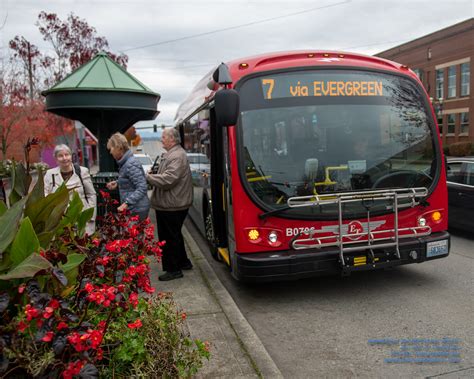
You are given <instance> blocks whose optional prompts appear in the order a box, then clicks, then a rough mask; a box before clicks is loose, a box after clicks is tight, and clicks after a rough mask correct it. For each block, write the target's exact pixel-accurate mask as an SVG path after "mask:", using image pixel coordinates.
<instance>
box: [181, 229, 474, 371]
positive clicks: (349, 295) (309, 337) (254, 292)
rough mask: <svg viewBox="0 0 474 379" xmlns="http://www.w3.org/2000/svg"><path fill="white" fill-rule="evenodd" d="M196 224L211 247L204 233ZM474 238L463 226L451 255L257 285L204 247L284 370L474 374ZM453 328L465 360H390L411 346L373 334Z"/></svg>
mask: <svg viewBox="0 0 474 379" xmlns="http://www.w3.org/2000/svg"><path fill="white" fill-rule="evenodd" d="M187 224H188V227H189V230H190V231H191V233H192V235H193V237H194V238H195V240H196V241H197V243H198V245H199V246H200V247H201V248H202V249H203V250H204V252H205V253H206V252H207V246H206V243H205V241H204V240H203V239H202V237H201V236H200V235H199V234H198V232H197V231H196V229H195V228H194V227H193V225H192V223H191V222H187ZM473 242H474V237H470V236H468V235H465V234H460V233H456V234H454V235H453V238H452V251H451V255H450V256H449V257H448V258H447V259H443V260H438V261H434V262H426V263H423V264H420V265H410V266H405V267H399V268H396V269H392V270H386V271H378V272H370V273H357V274H355V275H352V276H351V277H346V278H341V277H326V278H314V279H307V280H300V281H295V282H280V283H270V284H263V285H258V286H256V285H244V284H241V283H237V282H235V281H234V280H233V279H232V278H231V277H230V275H229V273H228V272H227V269H226V267H225V266H223V265H222V264H220V263H217V262H215V261H213V260H212V258H210V255H209V254H205V255H206V256H207V257H209V259H208V260H209V262H210V263H211V265H212V267H213V268H214V270H215V271H216V273H217V274H218V276H219V278H220V279H221V281H222V282H223V283H224V285H225V287H226V288H227V290H228V291H229V292H230V294H231V296H232V297H233V299H234V300H235V302H236V303H237V305H238V306H239V308H240V309H241V311H242V313H243V314H244V316H245V317H246V318H247V319H248V321H249V322H250V324H251V325H252V327H253V328H254V329H255V331H256V332H257V335H258V336H259V337H260V339H261V340H262V342H263V344H264V345H265V347H266V349H267V350H268V352H269V353H270V355H271V356H272V358H273V359H274V361H275V363H276V364H277V366H278V368H279V369H280V370H281V371H282V373H283V375H284V376H285V377H288V378H308V377H331V378H334V377H354V376H358V377H377V378H378V377H388V378H398V377H405V378H408V377H419V378H423V377H437V378H438V377H439V378H458V377H474V326H473V324H474V323H473V320H474V317H473V315H474V295H473V293H474V260H473V258H474V249H473V248H472V245H473ZM444 337H447V338H451V339H459V342H458V341H450V342H453V344H454V345H456V346H457V347H459V348H460V354H461V361H460V362H459V363H427V362H425V363H387V362H385V359H386V358H390V357H391V356H390V355H391V352H392V351H395V354H403V352H402V351H403V350H402V349H403V348H407V347H406V346H407V345H405V346H403V344H402V345H400V344H396V345H388V344H380V345H370V344H369V343H368V341H369V339H379V340H380V339H388V338H391V339H395V340H399V342H400V340H408V341H405V342H407V343H413V339H421V338H422V339H432V340H434V341H432V342H440V341H439V340H441V339H442V338H444ZM430 346H431V350H434V349H435V348H434V347H433V346H434V344H431V345H430ZM456 346H455V347H456ZM414 349H415V348H412V347H410V348H409V350H408V351H409V352H412V354H413V353H414V352H415V350H414ZM422 351H428V349H427V348H426V345H425V346H424V347H423V349H422ZM453 352H455V350H453Z"/></svg>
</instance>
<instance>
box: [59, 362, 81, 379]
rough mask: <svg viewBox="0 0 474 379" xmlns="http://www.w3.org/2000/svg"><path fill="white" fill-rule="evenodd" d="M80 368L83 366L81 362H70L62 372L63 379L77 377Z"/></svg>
mask: <svg viewBox="0 0 474 379" xmlns="http://www.w3.org/2000/svg"><path fill="white" fill-rule="evenodd" d="M82 366H84V362H83V361H76V362H70V363H69V364H68V365H67V367H66V370H64V371H63V378H64V379H72V378H74V376H76V375H79V373H80V372H81V369H82Z"/></svg>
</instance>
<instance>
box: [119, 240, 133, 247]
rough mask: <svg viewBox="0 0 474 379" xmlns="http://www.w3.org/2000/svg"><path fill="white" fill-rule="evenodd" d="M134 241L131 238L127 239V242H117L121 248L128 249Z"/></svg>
mask: <svg viewBox="0 0 474 379" xmlns="http://www.w3.org/2000/svg"><path fill="white" fill-rule="evenodd" d="M132 241H133V239H132V238H129V239H126V240H117V242H118V244H119V246H120V247H121V248H127V247H128V245H130V243H131V242H132Z"/></svg>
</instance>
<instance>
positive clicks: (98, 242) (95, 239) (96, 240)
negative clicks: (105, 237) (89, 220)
mask: <svg viewBox="0 0 474 379" xmlns="http://www.w3.org/2000/svg"><path fill="white" fill-rule="evenodd" d="M92 243H93V244H94V245H95V246H99V245H100V240H99V239H98V238H94V239H93V240H92Z"/></svg>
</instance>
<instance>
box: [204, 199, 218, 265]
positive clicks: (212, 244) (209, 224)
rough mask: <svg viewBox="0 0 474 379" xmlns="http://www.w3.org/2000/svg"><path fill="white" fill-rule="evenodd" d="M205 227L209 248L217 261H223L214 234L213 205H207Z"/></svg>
mask: <svg viewBox="0 0 474 379" xmlns="http://www.w3.org/2000/svg"><path fill="white" fill-rule="evenodd" d="M204 215H205V216H204V229H205V231H206V241H207V244H208V246H209V250H210V252H211V256H212V258H214V259H215V260H216V261H219V262H220V261H221V258H220V256H219V254H218V252H217V246H216V238H215V235H214V224H213V221H212V211H211V207H210V206H207V207H206V211H205V213H204Z"/></svg>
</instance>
